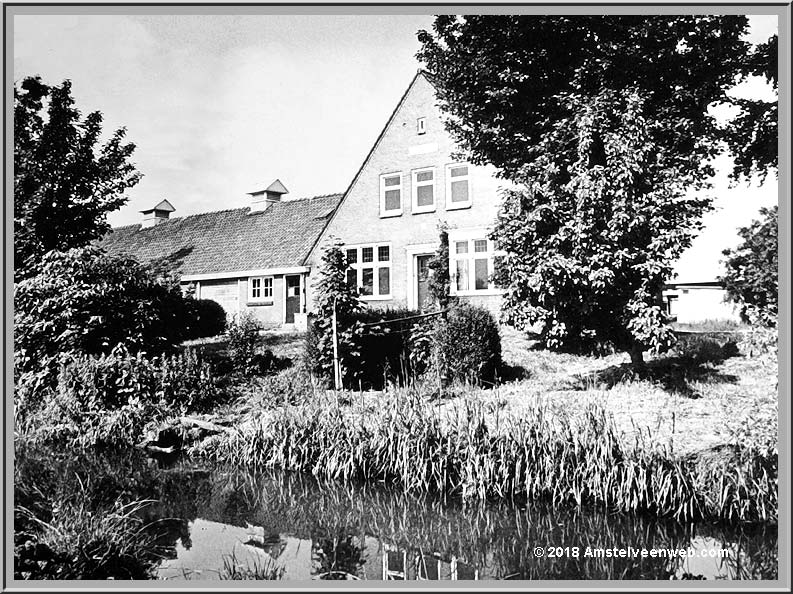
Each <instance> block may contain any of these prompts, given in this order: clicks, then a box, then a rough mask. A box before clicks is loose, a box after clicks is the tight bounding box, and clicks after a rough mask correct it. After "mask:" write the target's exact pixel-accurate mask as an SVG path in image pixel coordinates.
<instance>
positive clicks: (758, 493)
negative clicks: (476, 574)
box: [204, 392, 777, 521]
mask: <svg viewBox="0 0 793 594" xmlns="http://www.w3.org/2000/svg"><path fill="white" fill-rule="evenodd" d="M400 395H402V396H404V395H405V393H404V392H402V393H400ZM330 402H332V401H330ZM204 453H205V454H208V455H210V456H212V457H215V458H217V459H218V460H223V461H225V462H231V463H236V464H241V465H245V466H248V467H252V468H279V469H284V470H290V471H302V472H310V473H312V474H314V475H315V476H321V477H327V478H335V479H343V480H352V479H361V480H367V481H385V482H393V483H396V484H398V485H400V486H401V487H402V488H403V489H404V490H406V491H410V492H431V493H441V494H446V495H452V496H459V497H462V498H463V499H466V500H467V499H480V500H483V499H491V498H507V499H514V498H529V499H544V500H548V501H551V502H553V503H556V504H567V503H574V504H577V505H584V504H590V503H597V504H602V505H605V506H606V507H608V508H609V509H613V510H616V511H623V512H649V513H652V514H655V515H658V516H671V517H675V518H677V519H682V520H695V519H703V518H707V519H729V520H737V521H755V520H758V521H759V520H763V521H768V520H775V519H776V513H777V512H776V509H777V490H776V481H777V474H776V467H777V463H776V456H775V455H774V454H771V453H768V454H767V455H766V453H764V452H752V451H748V450H746V451H741V452H739V455H737V456H729V457H728V458H729V459H728V460H724V459H717V460H711V461H709V463H708V464H700V463H698V462H697V460H696V459H690V458H678V457H673V456H672V455H671V454H669V453H668V452H666V451H665V450H661V449H657V448H650V447H646V446H645V445H644V443H633V444H626V443H624V441H623V440H622V439H621V437H620V435H619V432H618V431H617V429H616V427H615V425H614V423H613V421H612V419H611V418H610V417H608V416H607V415H606V413H605V411H604V409H603V408H601V407H596V406H592V407H591V408H590V409H588V410H587V412H586V414H585V415H584V416H583V418H581V419H576V420H571V419H567V418H565V417H559V416H554V415H552V414H549V413H548V412H547V410H546V408H545V405H543V404H537V405H536V406H534V407H533V408H531V409H529V410H528V411H527V412H526V414H525V415H524V416H523V417H521V418H512V417H509V418H507V419H506V420H501V421H499V420H498V419H493V417H492V415H487V414H486V411H485V410H484V407H483V406H482V405H481V404H480V403H478V402H476V401H465V402H464V404H462V405H460V406H458V407H457V408H456V409H455V410H454V411H453V414H452V415H451V416H450V418H448V419H442V418H441V417H440V416H439V413H438V410H437V409H436V408H435V407H433V406H432V405H429V404H426V403H423V402H422V401H420V400H419V399H417V398H399V397H396V395H395V396H394V397H393V398H392V399H391V400H390V401H389V402H388V403H387V404H385V405H384V406H383V407H380V408H376V409H362V410H360V411H359V412H357V413H356V414H349V413H345V411H343V410H342V409H341V408H340V407H338V406H336V405H333V404H329V402H322V401H318V402H313V403H310V404H306V405H301V406H293V407H285V408H282V409H278V410H276V411H274V412H273V413H272V414H270V415H267V416H261V417H259V418H258V419H257V420H256V421H255V422H252V423H250V424H249V425H247V426H246V427H244V428H242V429H240V430H239V431H238V432H237V433H235V434H233V435H232V436H231V437H230V438H229V439H228V440H224V441H220V442H215V443H214V444H212V445H211V446H210V447H209V448H207V449H206V450H205V451H204Z"/></svg>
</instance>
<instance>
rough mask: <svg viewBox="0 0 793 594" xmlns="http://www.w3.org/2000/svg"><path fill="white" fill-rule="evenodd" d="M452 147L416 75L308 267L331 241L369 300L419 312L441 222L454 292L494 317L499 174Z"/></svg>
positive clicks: (429, 88) (426, 82)
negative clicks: (493, 230) (493, 236)
mask: <svg viewBox="0 0 793 594" xmlns="http://www.w3.org/2000/svg"><path fill="white" fill-rule="evenodd" d="M455 150H456V147H455V145H454V143H453V141H452V139H451V137H450V136H449V134H448V132H447V131H446V130H445V128H444V126H443V123H442V121H441V114H440V110H439V109H438V108H437V107H436V99H435V89H434V87H433V85H432V81H431V79H430V77H429V75H427V74H426V73H424V72H419V73H418V74H416V76H415V77H414V78H413V81H412V82H411V83H410V85H409V86H408V89H407V91H406V92H405V94H404V95H403V96H402V98H401V99H400V101H399V103H398V104H397V106H396V109H395V110H394V112H393V113H392V114H391V117H390V118H389V120H388V122H386V125H385V127H384V128H383V131H382V132H381V133H380V136H379V137H378V138H377V141H376V142H375V144H374V146H373V147H372V149H371V150H370V152H369V154H368V155H367V156H366V158H365V159H364V162H363V164H362V165H361V167H360V169H359V170H358V172H357V173H356V175H355V177H354V178H353V180H352V183H351V184H350V186H349V188H348V189H347V192H346V193H345V194H344V197H343V198H342V200H341V202H340V204H339V207H338V208H337V209H336V211H335V212H334V213H333V215H332V216H331V218H330V221H329V223H328V225H327V227H326V228H325V229H324V231H323V232H322V236H321V239H320V241H319V242H317V245H316V246H315V247H314V249H313V250H312V252H311V255H310V256H309V258H308V261H307V262H308V264H309V266H311V267H312V268H315V267H316V266H318V265H319V262H320V258H321V255H322V248H323V247H324V246H325V245H326V244H327V242H328V241H329V240H330V239H331V238H334V239H338V240H341V242H342V243H343V244H344V248H345V250H346V254H347V261H348V262H349V263H351V266H350V269H349V270H348V278H349V281H350V282H351V283H354V284H355V285H357V286H358V287H359V289H360V292H361V295H362V299H363V300H364V301H367V302H369V303H370V304H371V305H373V306H378V307H396V306H403V307H404V306H407V307H410V308H413V309H422V308H424V307H425V305H426V297H427V286H428V283H427V278H428V270H429V269H428V267H427V265H428V263H429V260H430V258H431V257H432V255H433V254H434V253H435V251H436V249H437V248H438V243H439V232H438V226H439V224H440V223H441V222H443V223H445V224H446V225H447V226H448V229H449V260H450V261H449V266H450V273H451V277H452V283H451V291H452V293H453V294H454V295H457V296H459V297H460V298H462V299H465V300H470V301H473V302H477V303H479V304H481V305H484V306H486V307H488V308H490V309H492V310H497V309H498V306H499V302H500V297H499V294H500V291H499V290H498V289H497V288H496V287H494V285H493V283H492V282H491V280H490V277H491V275H492V273H493V252H494V247H493V242H492V241H491V240H489V239H488V238H487V234H488V230H489V227H490V225H491V224H492V223H493V222H494V221H495V219H496V214H497V211H498V204H499V198H498V181H497V180H496V177H495V169H494V168H491V167H481V166H474V165H472V164H470V163H466V162H464V161H460V160H459V159H457V158H455V156H454V153H455ZM362 221H365V222H366V223H365V224H362ZM310 295H311V289H310V288H309V296H310Z"/></svg>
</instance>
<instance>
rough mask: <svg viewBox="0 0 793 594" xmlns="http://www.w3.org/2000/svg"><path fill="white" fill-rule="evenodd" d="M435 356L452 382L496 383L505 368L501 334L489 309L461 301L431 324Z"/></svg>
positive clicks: (446, 376)
mask: <svg viewBox="0 0 793 594" xmlns="http://www.w3.org/2000/svg"><path fill="white" fill-rule="evenodd" d="M432 340H433V349H434V350H435V351H436V353H437V355H436V357H435V358H434V359H433V360H434V361H439V362H440V365H442V368H443V369H442V373H443V376H444V377H445V378H447V379H448V380H449V381H451V382H458V383H469V384H482V383H484V384H485V385H493V384H494V383H495V382H496V380H497V378H498V376H499V374H500V372H501V369H502V361H501V336H500V334H499V330H498V323H497V322H496V319H495V317H493V314H491V313H490V312H489V311H488V310H487V309H485V308H483V307H478V306H474V305H470V304H468V303H459V304H457V305H455V306H454V307H452V308H451V309H450V310H449V312H448V314H447V315H446V316H445V317H443V318H440V319H438V320H436V321H435V323H434V325H433V327H432Z"/></svg>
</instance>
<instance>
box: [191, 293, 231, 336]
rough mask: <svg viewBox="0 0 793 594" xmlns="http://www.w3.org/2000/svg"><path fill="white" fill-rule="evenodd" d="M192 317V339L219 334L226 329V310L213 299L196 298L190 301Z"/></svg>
mask: <svg viewBox="0 0 793 594" xmlns="http://www.w3.org/2000/svg"><path fill="white" fill-rule="evenodd" d="M190 305H191V309H192V311H191V316H190V317H191V318H192V319H193V320H194V322H193V327H192V328H191V329H190V330H191V331H190V336H189V338H190V339H196V338H208V337H211V336H219V335H221V334H223V333H224V332H225V331H226V310H224V309H223V306H222V305H220V304H219V303H218V302H217V301H213V300H212V299H195V300H193V301H192V302H190Z"/></svg>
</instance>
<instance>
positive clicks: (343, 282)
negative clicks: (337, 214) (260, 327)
mask: <svg viewBox="0 0 793 594" xmlns="http://www.w3.org/2000/svg"><path fill="white" fill-rule="evenodd" d="M347 268H348V264H347V259H346V257H345V255H344V251H343V250H342V243H341V242H340V241H339V240H338V239H336V238H330V240H329V243H328V244H327V245H326V246H325V248H324V251H323V253H322V262H321V264H320V267H319V271H318V278H317V281H316V283H315V284H314V288H315V290H316V294H315V297H314V304H315V313H316V319H315V320H314V321H313V324H312V329H311V331H310V332H309V334H308V337H307V341H308V342H307V352H306V355H307V357H306V359H307V363H308V364H309V365H310V367H311V368H312V369H313V370H314V371H315V372H316V373H318V374H319V375H320V376H323V377H333V374H334V371H333V311H334V308H335V310H336V323H337V336H338V341H339V358H340V361H341V367H342V378H344V375H345V370H346V368H347V366H346V365H345V360H350V359H354V358H356V356H357V355H358V353H357V352H355V349H354V348H353V345H354V336H355V315H356V314H357V313H359V312H360V311H361V310H362V309H363V305H362V303H361V300H360V298H359V297H358V289H357V287H355V286H352V285H350V284H349V283H348V282H347Z"/></svg>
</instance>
